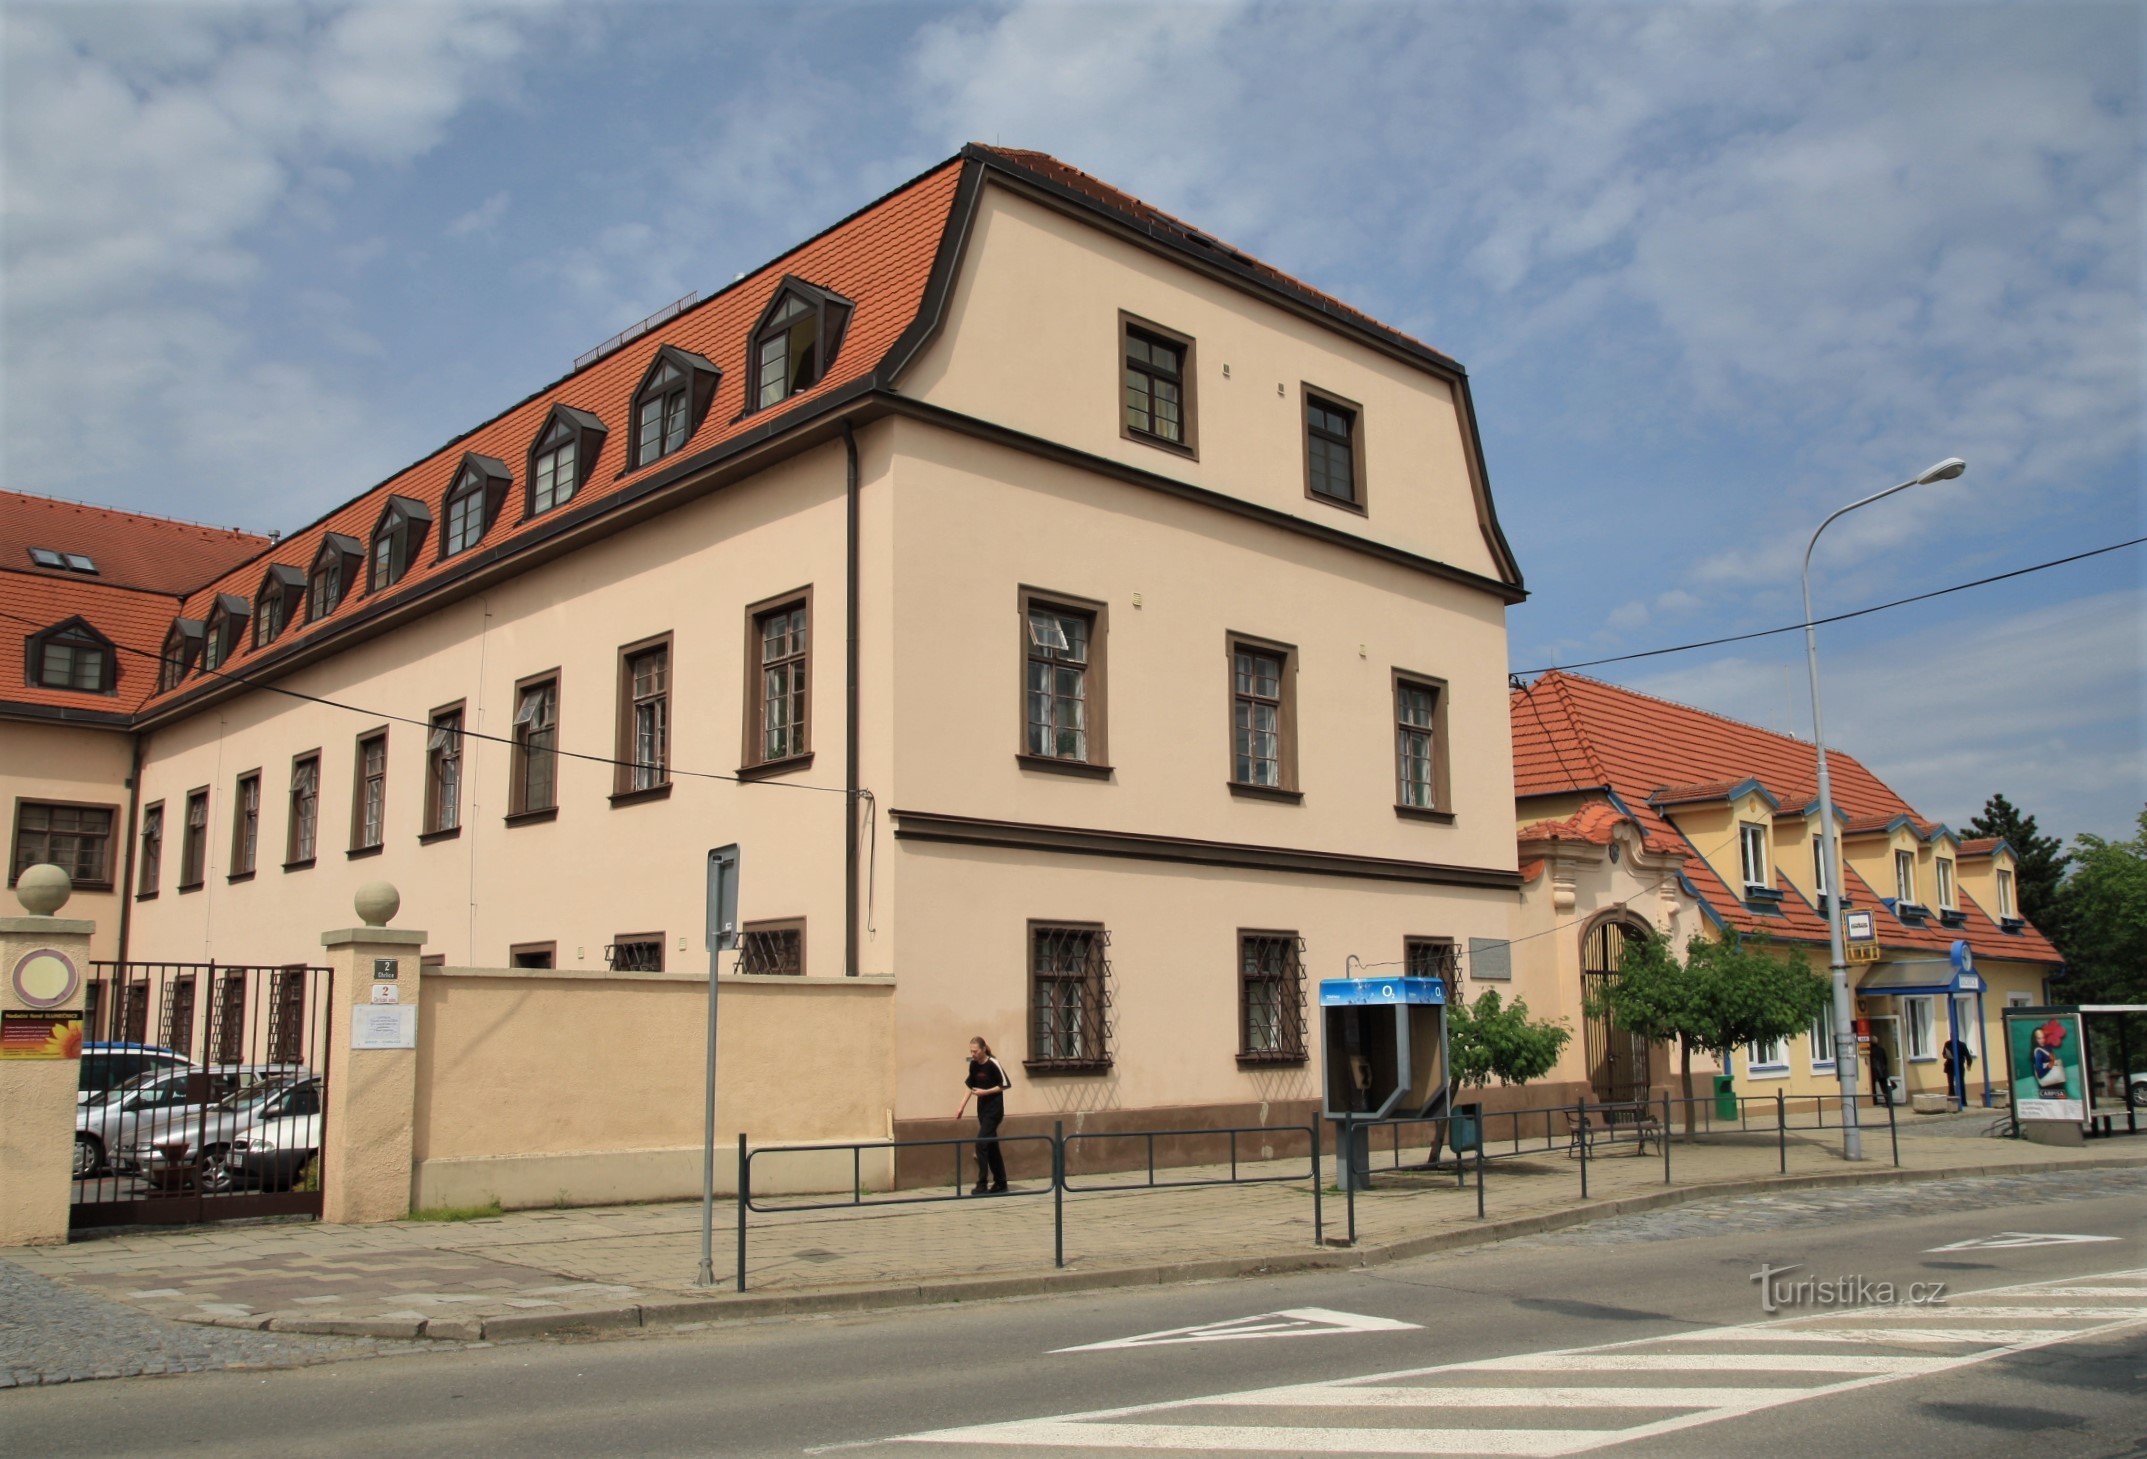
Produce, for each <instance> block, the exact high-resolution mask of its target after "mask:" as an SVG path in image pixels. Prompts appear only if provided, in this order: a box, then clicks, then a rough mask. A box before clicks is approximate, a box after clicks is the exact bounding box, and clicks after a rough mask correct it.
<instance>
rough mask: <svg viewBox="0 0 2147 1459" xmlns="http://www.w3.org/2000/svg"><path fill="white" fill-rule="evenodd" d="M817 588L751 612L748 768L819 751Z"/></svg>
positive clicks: (748, 627)
mask: <svg viewBox="0 0 2147 1459" xmlns="http://www.w3.org/2000/svg"><path fill="white" fill-rule="evenodd" d="M812 621H813V595H812V589H810V588H806V589H803V590H801V591H799V592H796V593H787V594H785V595H784V596H782V597H780V598H771V599H767V600H765V601H763V602H759V603H755V604H753V605H752V606H751V607H750V608H748V609H746V687H745V698H746V744H745V752H746V765H747V766H748V767H749V768H750V767H752V766H756V765H770V764H777V763H780V762H783V761H790V760H797V759H801V758H802V757H804V756H805V755H808V754H810V753H811V752H812V748H813V735H812V729H813V694H812V643H811V636H812Z"/></svg>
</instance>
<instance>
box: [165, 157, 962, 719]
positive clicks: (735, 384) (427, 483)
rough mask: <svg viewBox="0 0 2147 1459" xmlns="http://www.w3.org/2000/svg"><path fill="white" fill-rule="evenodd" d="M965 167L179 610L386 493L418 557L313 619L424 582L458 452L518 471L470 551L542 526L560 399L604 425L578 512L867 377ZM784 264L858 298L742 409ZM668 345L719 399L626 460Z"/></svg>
mask: <svg viewBox="0 0 2147 1459" xmlns="http://www.w3.org/2000/svg"><path fill="white" fill-rule="evenodd" d="M961 168H962V163H961V162H960V160H959V159H956V160H953V161H949V162H947V163H944V164H942V165H941V166H939V167H937V168H935V169H933V170H932V171H931V172H928V173H926V174H925V175H923V176H922V177H920V178H917V179H916V180H914V181H912V182H910V183H908V184H906V185H905V186H903V187H901V188H899V189H897V190H896V191H894V192H893V193H890V194H888V195H887V196H886V197H884V198H881V199H880V200H879V201H877V202H875V203H873V204H871V205H870V206H868V207H866V208H865V209H863V210H862V211H860V212H858V213H855V214H853V215H852V216H851V217H849V218H847V219H845V220H843V221H842V222H841V223H838V224H836V225H835V226H834V227H832V228H830V229H828V230H827V231H826V232H824V233H822V234H820V235H819V236H818V237H816V238H813V239H811V240H809V241H807V242H806V243H804V244H801V245H800V246H799V247H797V248H795V249H793V250H791V251H790V252H789V253H787V254H785V255H783V256H782V257H781V258H779V259H776V260H775V261H774V262H772V263H770V264H768V265H767V266H766V267H765V268H762V269H760V270H759V271H758V272H756V273H753V274H751V275H748V276H747V277H746V278H744V279H741V280H740V281H738V282H737V283H735V284H733V285H731V286H730V287H729V288H727V289H725V290H723V291H722V292H721V293H718V294H716V295H713V296H712V297H710V298H708V299H706V300H703V301H702V302H701V303H699V304H697V305H694V306H693V307H692V308H690V309H687V310H685V311H684V312H682V313H680V314H679V315H677V316H676V317H675V318H673V319H670V320H668V321H666V322H665V323H664V324H663V325H661V326H660V327H659V328H657V329H653V330H651V331H649V332H648V333H647V334H645V335H642V336H641V337H639V338H637V339H635V340H633V341H632V342H630V343H628V344H626V345H624V346H622V347H620V348H619V349H616V350H614V351H613V352H612V353H610V354H608V355H605V356H604V357H602V358H601V359H598V360H596V361H595V362H593V363H591V364H590V365H588V366H587V367H585V368H583V369H581V370H578V371H576V372H574V373H573V374H570V375H568V376H567V377H565V378H564V379H562V380H560V381H559V382H558V383H557V384H555V385H552V386H549V387H547V388H546V389H544V390H542V391H539V392H538V393H537V394H535V395H532V396H531V397H529V398H528V399H527V400H524V401H522V402H521V403H520V404H518V405H515V406H513V407H511V408H510V409H508V410H507V411H506V412H505V413H504V414H502V415H499V416H496V417H494V418H493V419H492V420H490V421H488V422H486V423H485V424H484V425H482V426H479V427H478V428H477V429H475V430H473V431H471V432H470V433H468V434H467V435H464V436H461V437H458V438H457V439H455V440H453V441H450V442H448V443H447V444H446V445H444V446H442V447H440V449H438V450H437V451H435V452H433V453H432V454H431V455H429V456H427V457H426V458H424V459H423V460H421V461H419V462H417V463H416V464H414V465H412V466H409V467H407V468H405V469H404V470H402V471H400V472H397V473H396V474H395V475H394V476H392V477H390V478H388V479H387V480H386V481H383V482H381V483H379V484H378V485H376V486H374V487H373V488H371V489H370V490H369V491H367V492H365V493H364V494H363V495H361V496H359V497H357V498H355V499H354V500H352V501H350V502H348V503H346V504H344V505H343V506H341V507H339V508H337V509H336V510H335V511H333V512H331V513H329V515H328V516H326V517H324V518H323V519H321V520H320V521H318V522H315V523H313V524H312V525H311V526H308V527H306V528H304V529H302V530H300V531H298V532H295V533H293V534H292V535H291V536H290V537H289V538H287V539H286V540H284V541H283V542H280V543H278V544H277V545H276V546H275V547H274V548H273V549H272V550H270V551H268V552H264V553H261V554H259V555H258V556H257V557H256V558H254V560H251V561H249V562H247V563H245V564H244V565H243V566H241V567H238V568H236V569H234V570H232V571H230V572H227V573H225V574H223V575H222V576H221V577H219V578H218V579H216V580H215V581H213V582H210V583H207V584H204V585H201V586H199V587H197V588H196V590H195V591H194V592H192V593H191V594H189V595H188V598H187V601H186V605H185V608H184V610H183V611H184V614H185V616H188V617H193V618H202V617H205V616H206V615H207V612H208V609H209V608H210V606H211V604H212V602H213V599H214V596H215V595H216V594H217V593H230V594H233V595H235V596H237V597H239V598H242V599H245V600H246V601H247V602H249V603H250V602H252V601H253V599H254V596H255V592H256V590H257V589H258V588H259V587H260V584H261V580H262V577H263V575H264V573H265V572H266V570H267V568H268V565H269V564H270V563H283V564H288V565H290V566H294V567H297V568H300V569H305V568H308V567H310V566H311V565H312V563H313V561H314V559H315V557H316V556H317V555H318V553H319V552H320V549H321V543H322V539H323V538H324V537H325V536H326V535H328V534H330V533H336V534H341V535H343V536H346V537H351V538H355V539H356V540H357V541H359V542H361V543H363V542H368V541H370V540H371V538H372V534H373V529H374V527H375V525H376V524H377V523H378V521H379V519H380V515H381V512H382V510H383V508H384V506H385V505H386V502H387V499H388V498H389V497H390V496H401V497H407V498H410V499H412V500H414V501H416V502H418V503H420V504H422V505H423V506H424V507H425V508H426V509H427V510H428V511H430V512H431V514H432V520H433V524H434V526H433V529H432V531H431V532H430V533H428V534H427V536H426V539H425V541H424V544H423V546H422V547H421V549H420V551H419V553H418V560H417V561H416V562H414V563H412V564H411V566H410V568H409V570H408V571H407V572H406V573H405V575H404V576H403V578H402V580H401V581H400V582H398V583H397V584H396V585H395V586H394V587H393V588H391V589H389V590H387V591H385V592H383V593H379V594H372V593H368V592H366V591H365V590H364V588H363V585H362V580H361V583H360V584H358V585H355V586H353V587H352V589H351V590H350V591H349V592H348V593H347V594H346V595H345V598H344V602H343V604H342V606H340V607H339V608H338V609H337V611H336V612H335V613H334V614H331V615H330V616H329V617H328V618H326V619H324V620H322V622H323V624H327V625H333V624H334V623H336V622H337V621H338V620H339V619H342V618H346V617H348V616H350V614H351V613H352V612H353V611H354V610H356V609H358V608H362V607H368V606H370V605H371V604H372V603H374V602H375V601H386V600H393V599H398V598H403V597H407V596H409V595H411V594H414V593H416V592H419V591H422V590H423V589H424V587H425V586H426V585H427V584H428V583H430V582H432V581H433V580H435V579H437V578H439V577H440V576H441V575H442V574H443V573H446V572H450V571H453V570H455V569H458V568H460V567H461V566H463V563H464V560H465V559H464V557H462V556H458V557H455V558H449V559H447V560H446V561H444V562H443V561H441V560H440V558H439V535H438V534H439V532H440V530H441V529H442V528H443V527H444V524H445V522H446V515H447V514H446V511H445V508H444V498H445V497H446V495H447V490H448V488H449V486H451V485H452V484H453V481H454V478H455V475H456V471H457V468H458V467H459V465H460V464H461V462H462V458H463V456H464V455H465V454H466V453H474V454H476V455H480V456H488V457H492V458H495V459H496V460H498V461H502V462H505V463H506V464H507V467H508V470H509V471H510V472H511V473H512V475H513V478H514V484H513V485H512V486H511V487H510V488H509V490H508V493H507V497H506V500H505V502H504V503H503V504H502V506H501V507H500V509H499V512H498V515H497V517H496V518H495V519H494V521H493V523H492V526H491V528H490V530H488V531H487V532H486V533H485V535H484V538H483V539H482V540H481V541H480V542H479V544H478V545H477V547H476V548H473V549H471V552H472V553H476V552H483V551H491V550H494V549H497V548H499V547H501V546H502V545H505V544H511V543H513V542H515V541H516V540H517V539H519V538H525V537H529V536H532V535H534V534H535V533H536V532H538V531H539V530H542V529H546V528H549V527H550V526H552V525H553V520H554V517H555V516H556V513H548V514H546V515H544V516H541V517H536V518H530V519H528V520H524V519H523V516H522V489H523V485H524V477H525V476H526V473H527V463H528V460H529V450H530V445H531V442H532V441H533V440H534V438H535V436H536V434H537V432H538V431H539V430H540V429H541V428H542V426H543V424H544V422H545V420H546V419H547V418H548V417H549V416H550V414H551V411H552V407H553V406H555V405H566V406H571V407H575V408H577V409H579V410H582V411H585V412H588V413H589V414H592V415H595V416H596V417H598V418H599V419H600V420H601V421H602V422H603V423H604V425H605V427H606V433H605V435H604V440H603V445H602V448H601V450H600V451H599V453H598V455H597V459H596V461H595V462H594V464H593V465H592V466H591V467H590V469H589V472H588V476H587V479H586V480H585V481H584V482H583V484H582V486H581V489H580V490H579V491H578V492H577V493H576V494H575V497H574V501H573V506H574V508H575V509H581V508H584V507H587V506H589V505H591V504H593V503H599V502H602V501H604V500H605V499H607V498H611V497H616V496H618V495H620V494H622V493H625V492H628V491H631V490H632V489H634V488H635V487H637V486H639V485H641V484H642V483H644V482H646V481H647V480H649V479H650V478H651V477H653V476H656V475H658V474H660V473H663V472H666V471H670V470H672V469H674V468H676V467H677V466H678V465H679V464H680V463H681V462H683V461H685V460H687V459H689V458H691V457H692V456H694V455H696V454H698V453H701V452H704V451H706V450H708V449H710V448H711V447H716V446H721V445H723V444H726V443H729V442H735V441H737V440H739V439H740V438H743V437H746V436H748V435H751V434H753V433H756V432H762V431H765V430H766V429H767V428H768V426H769V425H770V423H771V422H774V421H779V420H781V419H782V418H783V417H786V416H789V415H791V414H792V413H793V412H794V411H798V410H801V409H809V408H810V407H812V406H813V405H815V404H816V403H818V402H819V401H821V400H823V399H825V398H826V397H827V396H829V395H831V394H833V393H835V392H838V391H841V390H842V389H844V387H846V386H851V385H855V384H858V383H860V382H861V381H864V380H865V379H867V378H868V377H869V376H871V375H872V373H873V372H874V371H875V370H876V369H877V368H878V367H879V365H880V364H881V362H882V360H883V359H884V358H885V357H886V356H887V354H888V352H889V350H890V348H891V347H892V346H893V345H894V344H895V342H896V341H897V340H898V339H899V338H900V337H901V336H902V333H903V331H904V330H905V329H906V328H908V326H909V325H910V324H911V322H912V321H913V320H915V319H916V317H917V313H918V309H919V306H920V304H921V303H922V301H923V297H924V291H925V285H926V282H927V280H928V278H929V276H930V273H931V270H932V264H933V260H934V258H935V257H936V255H937V253H938V249H939V244H940V238H941V235H942V233H943V232H944V231H945V227H946V223H947V221H948V217H949V215H950V212H951V210H952V207H953V202H954V196H955V188H956V184H957V182H958V181H959V179H960V175H961ZM791 275H794V276H796V277H798V278H800V279H803V280H804V281H805V282H807V283H809V284H812V285H814V286H816V287H818V288H821V289H824V290H828V291H830V292H832V293H834V294H837V295H840V296H842V297H843V298H845V299H847V300H849V301H850V302H851V303H852V304H853V305H854V309H853V312H852V314H851V316H850V319H849V323H848V327H847V329H846V331H845V334H844V336H843V340H842V344H841V347H840V349H839V350H838V351H837V353H836V356H835V359H834V362H833V364H832V365H831V366H830V367H829V369H828V370H827V372H826V373H825V374H824V375H823V376H822V377H821V378H820V379H819V380H818V381H816V382H815V383H814V384H813V385H812V386H810V387H808V388H807V389H805V390H804V391H801V392H799V393H798V394H797V395H794V396H791V397H790V398H789V399H788V400H786V401H784V402H783V404H782V405H781V406H779V407H775V408H772V409H768V410H764V411H757V412H754V413H752V414H746V413H745V403H746V401H745V390H746V384H747V377H748V376H749V374H750V373H751V371H750V370H749V369H748V361H747V358H746V357H747V353H748V351H749V349H750V345H751V340H750V336H751V333H752V331H753V328H754V326H755V325H756V324H757V323H758V322H759V320H760V317H761V315H762V313H763V312H764V311H765V310H766V309H767V307H768V305H769V304H770V303H771V302H773V300H774V298H775V294H776V291H777V289H778V288H779V287H780V285H781V284H782V282H783V280H784V278H785V277H786V276H791ZM665 346H673V347H676V348H678V349H681V350H685V351H688V352H690V353H693V354H698V355H702V356H704V357H706V358H707V359H708V360H709V361H710V362H712V363H713V364H714V365H715V366H716V368H717V369H718V370H720V371H721V372H722V373H721V379H720V382H719V384H718V387H717V389H716V393H715V398H714V400H713V402H712V403H711V404H710V405H709V407H708V410H707V412H706V414H705V415H704V416H703V417H702V419H701V423H700V426H699V428H698V429H697V430H696V431H695V433H694V435H693V437H692V439H690V440H689V441H687V442H686V444H685V445H684V446H683V447H681V448H680V449H679V450H678V451H675V452H673V453H671V454H669V455H667V456H665V457H663V458H662V459H661V460H659V461H656V462H652V463H650V464H648V465H646V466H642V467H639V468H636V469H633V470H629V469H627V465H626V462H627V444H628V438H629V436H630V435H631V432H630V430H629V428H628V421H627V416H628V413H629V411H630V409H631V404H632V397H633V394H634V391H635V390H636V389H638V388H639V386H640V384H641V381H642V378H643V376H644V375H645V374H646V373H647V370H648V368H649V363H650V361H651V359H652V358H653V357H654V356H655V354H656V352H657V351H658V350H659V349H661V348H663V347H665ZM321 626H322V625H321V624H314V623H299V624H296V625H294V626H293V627H291V628H289V629H287V630H285V632H284V633H283V634H282V636H281V637H280V638H279V639H278V641H277V643H276V645H275V646H274V647H275V648H277V649H281V648H282V647H284V646H285V645H288V644H291V643H294V642H298V641H301V640H303V639H305V638H307V637H309V636H311V635H313V634H314V633H316V632H318V631H319V630H320V628H321ZM255 656H256V651H255V650H253V649H252V648H251V647H250V640H249V642H248V645H247V646H245V647H242V648H241V649H240V650H239V651H237V652H235V653H234V654H233V655H232V657H231V661H230V663H231V667H232V668H233V669H235V670H242V669H243V667H244V665H245V664H246V662H247V660H248V659H250V658H253V657H255ZM200 683H201V680H200V677H199V675H194V676H190V677H189V678H188V679H187V680H186V681H185V682H184V683H183V684H182V685H181V686H180V688H179V689H177V690H174V691H172V693H171V694H166V695H162V696H157V698H158V699H159V701H162V700H166V699H170V698H172V697H174V695H177V694H183V693H185V692H187V691H189V690H192V689H194V688H197V687H198V686H199V685H200Z"/></svg>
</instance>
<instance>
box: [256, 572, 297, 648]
mask: <svg viewBox="0 0 2147 1459" xmlns="http://www.w3.org/2000/svg"><path fill="white" fill-rule="evenodd" d="M305 597H306V575H305V573H304V572H303V571H301V570H300V569H298V568H295V567H292V566H290V565H289V564H288V563H281V562H274V563H270V564H269V568H268V571H267V572H265V573H263V574H262V575H261V588H260V591H258V592H256V593H255V594H254V595H253V646H254V647H255V648H266V647H267V646H268V645H270V644H272V643H274V642H275V641H276V638H277V636H278V635H279V634H281V633H282V632H283V630H284V629H286V628H288V627H289V626H290V623H291V615H292V613H293V612H294V611H295V610H296V608H297V606H298V605H299V604H300V603H302V602H304V601H305Z"/></svg>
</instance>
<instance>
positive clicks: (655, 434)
mask: <svg viewBox="0 0 2147 1459" xmlns="http://www.w3.org/2000/svg"><path fill="white" fill-rule="evenodd" d="M717 378H718V377H717V373H716V367H715V366H714V365H711V364H710V363H709V362H708V361H707V360H705V359H703V358H701V356H699V355H692V354H688V353H686V351H684V350H682V349H678V348H676V347H674V346H672V345H665V346H664V347H663V348H662V349H660V350H658V351H656V358H655V359H653V360H651V361H650V362H649V370H648V373H647V374H646V375H644V376H642V378H641V388H640V389H639V390H637V391H635V392H634V417H633V419H634V436H633V447H634V459H633V463H632V464H633V465H635V466H646V465H648V464H649V463H650V462H652V461H661V460H662V459H663V458H664V457H666V456H668V455H670V454H671V453H672V452H673V451H676V450H678V449H679V448H680V447H682V446H684V445H685V444H686V442H687V441H689V440H691V439H692V438H693V433H694V432H695V431H696V430H698V429H699V428H700V425H701V417H702V416H704V415H706V414H707V413H708V403H709V402H710V401H711V400H714V399H715V398H716V380H717Z"/></svg>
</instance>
